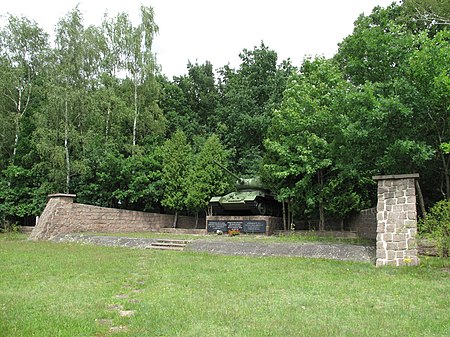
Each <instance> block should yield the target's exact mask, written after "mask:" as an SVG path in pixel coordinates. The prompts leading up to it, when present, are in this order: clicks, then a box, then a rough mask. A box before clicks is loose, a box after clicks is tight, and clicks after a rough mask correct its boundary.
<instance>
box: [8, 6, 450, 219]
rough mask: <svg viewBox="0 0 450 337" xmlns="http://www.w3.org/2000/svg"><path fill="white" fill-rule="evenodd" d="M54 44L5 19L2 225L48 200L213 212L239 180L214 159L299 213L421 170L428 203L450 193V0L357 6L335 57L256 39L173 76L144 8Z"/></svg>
mask: <svg viewBox="0 0 450 337" xmlns="http://www.w3.org/2000/svg"><path fill="white" fill-rule="evenodd" d="M140 10H141V22H140V23H139V24H138V25H136V24H135V25H133V24H132V22H131V20H130V18H129V16H128V14H127V13H121V14H119V15H117V16H114V17H108V16H105V18H104V19H103V22H102V23H101V25H99V26H88V27H85V25H84V24H83V16H82V13H81V12H80V11H79V9H78V8H75V9H73V10H72V11H70V12H69V13H68V14H67V15H66V16H64V17H63V18H61V19H60V20H59V22H58V24H57V27H56V34H55V40H54V41H53V42H50V40H49V35H48V34H47V33H46V32H44V31H43V30H42V29H41V28H40V27H39V26H38V25H37V24H36V23H35V22H33V21H31V20H29V19H28V18H25V17H15V16H9V17H8V20H7V23H6V24H5V25H4V26H3V27H0V120H1V123H0V223H1V224H2V225H3V226H5V225H6V224H11V223H16V222H19V223H23V224H27V223H29V222H30V221H31V222H32V220H31V219H33V218H34V216H37V215H39V214H40V213H41V211H42V210H43V208H44V206H45V203H46V200H47V198H46V197H47V195H48V194H51V193H56V192H64V193H76V194H77V200H78V201H79V202H83V203H88V204H93V205H99V206H107V207H118V208H126V209H134V210H143V211H154V212H174V213H185V214H192V215H194V214H195V215H199V214H204V212H206V210H207V204H208V201H209V199H210V197H211V196H214V195H221V194H224V193H226V192H229V191H231V190H232V188H233V186H232V185H233V182H232V179H230V177H228V176H227V174H226V173H225V172H223V171H222V170H221V169H220V168H219V167H217V165H215V164H214V161H217V162H219V163H222V164H223V165H225V166H227V167H228V168H229V169H231V170H232V171H234V172H236V173H237V174H239V175H241V176H243V177H251V176H254V175H260V176H262V178H263V179H264V181H265V182H266V184H267V185H268V186H269V187H270V188H271V189H272V190H273V191H274V192H275V194H276V196H277V198H278V199H279V200H280V201H285V202H286V203H287V204H288V205H289V210H290V212H291V213H293V214H294V216H295V217H296V218H301V219H312V218H314V219H320V223H321V224H322V226H323V224H324V222H325V219H326V217H334V218H341V219H342V218H345V217H347V216H348V215H350V214H352V213H354V212H357V211H359V210H360V209H363V208H366V207H370V206H373V205H374V203H375V198H376V185H375V183H374V181H373V180H372V176H373V175H380V174H396V173H398V174H401V173H416V172H417V173H419V174H420V186H421V187H422V188H421V189H422V195H423V199H424V205H425V207H427V208H428V207H431V206H432V205H433V204H434V203H435V202H436V201H438V200H442V199H448V197H449V195H450V172H449V165H450V66H449V65H450V32H449V30H448V27H449V24H450V4H449V3H448V2H446V1H442V0H409V1H407V0H405V1H403V2H402V3H401V4H392V5H391V6H388V7H387V8H381V7H376V8H374V9H373V11H372V13H371V14H370V15H368V16H365V15H361V16H360V17H359V18H358V19H357V20H356V21H355V24H354V31H353V33H352V34H351V35H349V36H348V37H346V38H345V39H344V40H343V41H342V42H341V43H340V44H339V49H338V52H337V53H336V55H334V57H332V58H329V59H327V58H323V57H315V58H305V59H304V61H303V63H302V65H301V66H300V67H298V68H297V67H295V66H294V65H293V64H292V63H291V61H290V60H289V59H287V60H282V61H280V60H278V57H277V53H276V51H274V50H272V49H270V48H269V46H266V45H265V44H264V43H263V42H261V44H260V45H259V46H256V47H254V48H253V49H244V50H243V51H242V52H241V53H240V54H239V56H240V59H241V64H240V65H239V67H237V68H232V67H230V66H227V65H225V66H222V67H220V68H214V66H213V65H212V64H211V63H209V62H205V63H204V64H198V63H190V62H188V64H187V69H188V72H187V74H186V75H181V76H175V77H173V78H172V79H168V78H167V77H166V76H164V74H162V73H161V71H160V70H159V67H158V64H157V63H156V61H155V57H154V54H153V52H152V43H153V40H154V38H155V35H156V34H157V33H158V26H157V24H156V22H157V18H155V17H154V16H155V15H154V12H153V9H152V8H151V7H144V6H143V7H141V9H140Z"/></svg>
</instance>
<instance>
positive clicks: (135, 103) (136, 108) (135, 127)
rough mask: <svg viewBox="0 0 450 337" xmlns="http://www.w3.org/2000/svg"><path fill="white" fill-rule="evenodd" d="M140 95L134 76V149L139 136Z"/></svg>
mask: <svg viewBox="0 0 450 337" xmlns="http://www.w3.org/2000/svg"><path fill="white" fill-rule="evenodd" d="M137 100H138V94H137V79H136V75H135V76H134V120H133V147H134V146H135V145H136V134H137V119H138V102H137Z"/></svg>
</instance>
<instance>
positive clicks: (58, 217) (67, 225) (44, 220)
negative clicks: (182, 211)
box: [30, 194, 205, 240]
mask: <svg viewBox="0 0 450 337" xmlns="http://www.w3.org/2000/svg"><path fill="white" fill-rule="evenodd" d="M74 198H75V195H74V194H53V195H50V196H49V200H48V203H47V206H46V207H45V209H44V212H43V213H42V215H41V217H40V218H39V222H38V224H37V225H36V226H35V228H34V229H33V231H32V233H31V235H30V239H31V240H47V239H50V238H51V237H53V236H55V235H58V234H66V233H82V232H102V233H117V232H143V231H158V230H160V229H161V228H167V227H171V226H172V224H173V220H174V215H171V214H158V213H146V212H138V211H129V210H123V209H115V208H106V207H98V206H92V205H85V204H77V203H74V202H73V200H74ZM177 227H179V228H194V227H195V219H194V218H192V217H187V216H179V217H178V226H177ZM199 228H205V220H204V219H203V221H202V219H200V220H199Z"/></svg>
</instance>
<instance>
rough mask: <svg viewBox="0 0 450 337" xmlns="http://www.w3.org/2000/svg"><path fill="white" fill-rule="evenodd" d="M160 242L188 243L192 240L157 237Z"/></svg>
mask: <svg viewBox="0 0 450 337" xmlns="http://www.w3.org/2000/svg"><path fill="white" fill-rule="evenodd" d="M157 241H158V242H160V243H174V244H184V245H186V244H188V243H191V241H190V240H175V239H157Z"/></svg>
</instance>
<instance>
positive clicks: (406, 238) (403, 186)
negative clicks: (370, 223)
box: [373, 174, 419, 266]
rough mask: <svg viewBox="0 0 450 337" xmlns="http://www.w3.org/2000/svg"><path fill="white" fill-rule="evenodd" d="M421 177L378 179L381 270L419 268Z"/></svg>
mask: <svg viewBox="0 0 450 337" xmlns="http://www.w3.org/2000/svg"><path fill="white" fill-rule="evenodd" d="M418 177H419V175H418V174H402V175H389V176H375V177H373V179H374V180H376V181H378V205H377V253H376V256H377V260H376V265H377V266H385V265H388V266H406V265H409V266H411V265H412V266H415V265H418V264H419V258H418V256H417V243H416V234H417V211H416V190H415V179H417V178H418Z"/></svg>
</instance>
